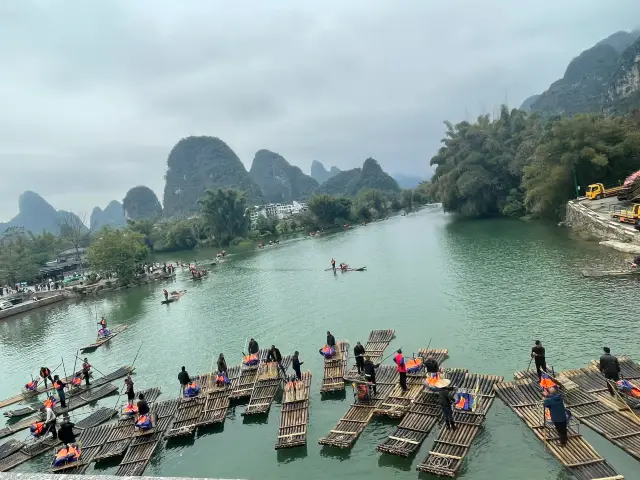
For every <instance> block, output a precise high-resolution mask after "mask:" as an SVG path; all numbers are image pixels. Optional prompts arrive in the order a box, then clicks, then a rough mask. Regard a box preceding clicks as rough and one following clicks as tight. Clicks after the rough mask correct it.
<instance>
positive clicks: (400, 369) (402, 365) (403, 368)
mask: <svg viewBox="0 0 640 480" xmlns="http://www.w3.org/2000/svg"><path fill="white" fill-rule="evenodd" d="M393 361H394V362H396V365H397V366H398V372H400V373H402V372H405V373H406V371H407V365H406V364H405V363H404V357H403V356H402V354H401V353H398V354H397V355H396V356H395V358H394V359H393Z"/></svg>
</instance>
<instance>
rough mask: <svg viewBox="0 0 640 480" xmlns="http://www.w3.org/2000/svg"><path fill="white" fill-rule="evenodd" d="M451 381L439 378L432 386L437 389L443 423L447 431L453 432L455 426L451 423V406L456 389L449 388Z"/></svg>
mask: <svg viewBox="0 0 640 480" xmlns="http://www.w3.org/2000/svg"><path fill="white" fill-rule="evenodd" d="M450 384H451V380H449V379H447V378H441V379H440V380H438V381H437V382H436V384H435V385H434V386H435V387H436V388H438V403H439V404H440V407H441V408H442V415H443V416H444V423H445V425H446V427H447V428H448V429H449V430H455V429H456V424H455V422H454V421H453V409H452V408H451V404H452V403H453V402H454V401H455V396H456V389H455V388H454V387H451V386H450Z"/></svg>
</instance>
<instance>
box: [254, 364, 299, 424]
mask: <svg viewBox="0 0 640 480" xmlns="http://www.w3.org/2000/svg"><path fill="white" fill-rule="evenodd" d="M291 359H292V357H291V355H287V356H285V357H282V362H281V364H282V369H283V370H284V373H282V372H281V371H280V368H279V367H278V364H277V363H276V362H261V363H260V366H259V367H258V374H257V376H256V382H255V384H254V385H253V390H252V391H251V397H250V398H249V403H248V404H247V406H246V407H245V409H244V412H242V415H243V416H248V415H260V414H265V413H268V412H269V409H270V408H271V403H273V399H274V398H275V396H276V393H277V392H278V389H279V388H280V383H281V382H282V381H283V380H284V378H283V377H284V375H285V374H286V371H287V369H288V368H289V366H290V365H291Z"/></svg>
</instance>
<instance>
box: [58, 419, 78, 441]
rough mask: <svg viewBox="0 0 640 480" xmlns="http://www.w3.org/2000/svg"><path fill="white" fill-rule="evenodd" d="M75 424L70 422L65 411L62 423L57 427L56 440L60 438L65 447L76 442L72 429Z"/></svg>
mask: <svg viewBox="0 0 640 480" xmlns="http://www.w3.org/2000/svg"><path fill="white" fill-rule="evenodd" d="M74 428H75V424H73V423H72V422H71V419H70V418H69V414H68V413H65V414H64V415H63V416H62V423H61V424H60V426H59V427H58V440H60V441H61V442H62V443H63V444H64V446H65V448H69V444H71V443H76V434H75V432H74V431H73V429H74Z"/></svg>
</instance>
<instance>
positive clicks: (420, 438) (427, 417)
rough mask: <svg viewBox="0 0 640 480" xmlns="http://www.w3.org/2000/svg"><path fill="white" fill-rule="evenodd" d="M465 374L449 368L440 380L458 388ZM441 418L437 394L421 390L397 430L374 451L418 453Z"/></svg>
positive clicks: (460, 370) (461, 370)
mask: <svg viewBox="0 0 640 480" xmlns="http://www.w3.org/2000/svg"><path fill="white" fill-rule="evenodd" d="M466 374H467V370H466V369H464V368H451V369H447V370H445V371H444V372H443V373H442V378H447V379H449V380H451V385H452V386H454V387H458V386H459V385H460V384H461V383H462V381H463V380H464V377H465V375H466ZM441 417H442V408H441V407H440V405H439V404H438V394H437V393H436V392H435V391H429V390H426V389H425V390H423V391H422V392H421V393H420V394H419V396H418V397H417V398H416V399H415V400H414V402H413V403H412V404H411V407H410V408H409V411H408V412H407V414H406V415H405V416H404V417H403V419H402V421H401V422H400V424H399V425H398V428H397V429H396V430H395V431H394V432H393V433H392V434H391V435H389V436H388V437H387V439H386V440H384V441H383V442H382V443H380V444H379V445H378V446H377V447H376V450H378V451H379V452H383V453H388V454H391V455H398V456H400V457H409V456H410V455H412V454H413V453H415V452H417V451H418V449H419V448H420V445H422V442H424V440H425V439H426V438H427V436H428V435H429V432H431V430H432V429H433V427H435V426H436V424H437V423H438V421H439V419H440V418H441Z"/></svg>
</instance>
